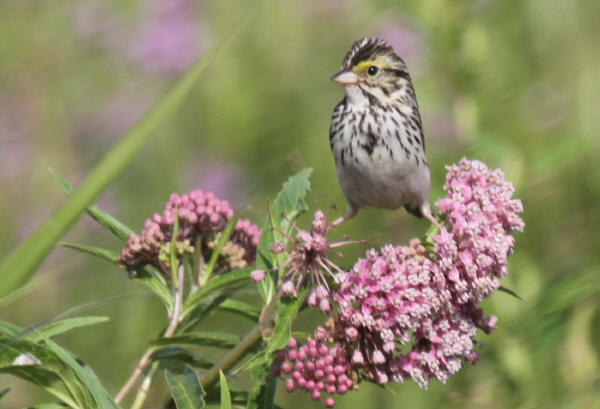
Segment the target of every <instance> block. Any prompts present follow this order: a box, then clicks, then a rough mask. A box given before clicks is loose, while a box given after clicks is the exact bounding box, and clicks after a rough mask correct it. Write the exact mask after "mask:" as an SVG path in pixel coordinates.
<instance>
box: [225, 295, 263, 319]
mask: <svg viewBox="0 0 600 409" xmlns="http://www.w3.org/2000/svg"><path fill="white" fill-rule="evenodd" d="M218 310H219V311H227V312H231V313H234V314H237V315H239V316H241V317H244V318H246V319H249V320H251V321H253V322H257V321H258V317H259V315H260V309H259V308H256V307H254V306H253V305H250V304H248V303H245V302H242V301H238V300H232V299H231V298H229V299H227V300H225V301H223V302H222V303H221V304H220V305H219V306H218Z"/></svg>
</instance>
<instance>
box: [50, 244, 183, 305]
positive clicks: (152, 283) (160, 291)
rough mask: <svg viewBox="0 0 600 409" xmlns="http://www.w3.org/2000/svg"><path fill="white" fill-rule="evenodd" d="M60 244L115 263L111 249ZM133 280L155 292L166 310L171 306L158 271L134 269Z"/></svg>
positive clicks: (115, 259)
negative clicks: (154, 272)
mask: <svg viewBox="0 0 600 409" xmlns="http://www.w3.org/2000/svg"><path fill="white" fill-rule="evenodd" d="M59 244H60V245H61V246H64V247H67V248H70V249H73V250H77V251H80V252H82V253H86V254H90V255H92V256H95V257H99V258H101V259H103V260H106V261H109V262H111V263H113V264H117V257H118V254H117V253H116V252H114V251H112V250H109V249H105V248H101V247H90V246H82V245H79V244H74V243H65V242H61V243H59ZM131 278H132V280H133V281H136V282H138V283H140V284H143V285H145V286H146V287H148V288H149V289H150V290H152V292H153V293H154V294H156V295H157V296H158V297H159V298H160V299H161V301H162V302H163V304H164V305H165V306H166V308H167V309H168V310H170V309H172V307H173V296H172V295H171V292H170V291H169V289H168V288H167V283H166V281H165V280H164V279H162V275H161V274H160V273H156V274H153V273H151V272H149V271H148V270H147V269H145V268H140V269H138V270H136V272H135V275H134V276H133V277H131Z"/></svg>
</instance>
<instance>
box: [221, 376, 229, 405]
mask: <svg viewBox="0 0 600 409" xmlns="http://www.w3.org/2000/svg"><path fill="white" fill-rule="evenodd" d="M219 379H220V383H221V409H231V394H230V393H229V386H228V385H227V378H225V375H224V374H223V371H219Z"/></svg>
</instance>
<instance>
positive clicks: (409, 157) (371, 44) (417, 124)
mask: <svg viewBox="0 0 600 409" xmlns="http://www.w3.org/2000/svg"><path fill="white" fill-rule="evenodd" d="M331 80H332V81H335V82H337V83H340V84H343V85H344V89H345V92H346V95H345V96H344V98H343V99H342V100H341V101H340V102H339V103H338V104H337V105H336V107H335V109H334V111H333V117H332V118H331V128H330V130H329V143H330V145H331V151H332V152H333V156H334V158H335V167H336V171H337V177H338V180H339V182H340V186H341V188H342V191H343V192H344V196H346V200H347V202H348V211H347V212H346V214H345V215H344V216H342V217H340V218H339V219H337V220H335V221H334V222H333V223H332V226H336V225H338V224H340V223H342V222H344V221H345V220H348V219H350V218H352V217H354V216H355V215H356V214H357V213H358V210H359V209H361V208H363V207H367V206H372V207H378V208H384V209H397V208H399V207H402V206H404V208H405V209H406V210H407V211H408V212H410V213H412V214H414V215H416V216H419V217H421V216H425V217H427V218H428V219H429V220H431V221H432V222H433V223H434V224H436V225H437V222H436V221H435V219H434V218H433V217H432V215H431V208H430V206H429V200H428V197H429V183H430V181H429V165H428V164H427V159H426V158H425V140H424V138H423V128H422V126H421V116H420V115H419V107H418V106H417V99H416V96H415V91H414V89H413V86H412V82H411V80H410V75H409V74H408V71H407V68H406V64H405V63H404V61H403V60H402V58H400V57H398V56H397V55H396V54H395V53H394V50H393V49H392V47H391V46H390V45H389V44H388V43H387V42H385V41H384V40H381V39H378V38H363V39H361V40H358V41H357V42H355V43H354V44H353V45H352V47H351V48H350V50H349V51H348V53H347V54H346V57H345V58H344V61H343V62H342V70H341V71H340V72H338V73H337V74H335V75H334V76H333V77H332V78H331Z"/></svg>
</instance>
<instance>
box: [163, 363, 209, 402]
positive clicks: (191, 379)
mask: <svg viewBox="0 0 600 409" xmlns="http://www.w3.org/2000/svg"><path fill="white" fill-rule="evenodd" d="M165 378H166V380H167V384H168V385H169V389H170V390H171V396H172V397H173V400H174V401H175V405H177V409H200V408H203V407H204V406H205V403H204V399H203V395H204V390H202V385H200V380H199V379H198V374H197V373H196V371H194V370H193V369H192V368H190V367H189V366H187V367H186V368H185V370H184V373H183V375H181V376H174V375H172V374H171V373H170V372H169V371H165Z"/></svg>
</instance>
